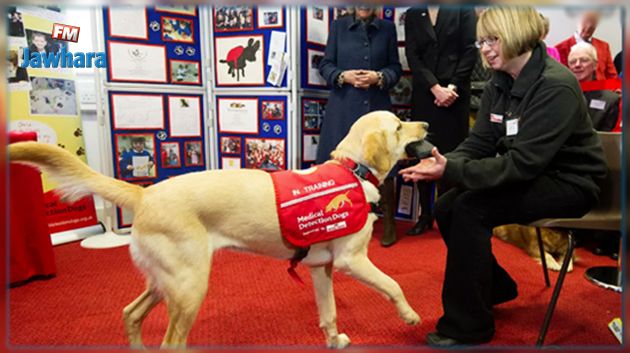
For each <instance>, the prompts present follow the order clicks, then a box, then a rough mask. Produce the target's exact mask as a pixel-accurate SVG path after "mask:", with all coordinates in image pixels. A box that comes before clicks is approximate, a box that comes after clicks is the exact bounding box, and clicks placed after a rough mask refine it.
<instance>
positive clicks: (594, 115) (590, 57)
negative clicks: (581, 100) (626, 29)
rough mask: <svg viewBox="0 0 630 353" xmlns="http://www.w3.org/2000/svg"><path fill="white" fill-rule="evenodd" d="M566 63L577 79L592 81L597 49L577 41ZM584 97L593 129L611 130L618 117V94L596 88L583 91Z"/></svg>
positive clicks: (595, 67)
mask: <svg viewBox="0 0 630 353" xmlns="http://www.w3.org/2000/svg"><path fill="white" fill-rule="evenodd" d="M568 63H569V70H571V72H573V74H574V75H575V77H576V78H577V79H578V81H580V82H586V81H592V80H594V79H595V70H596V69H597V50H595V47H593V46H592V45H591V44H589V43H586V42H581V43H578V44H576V45H574V46H572V47H571V51H570V52H569V61H568ZM584 97H586V103H587V105H588V114H589V115H590V116H591V119H592V120H593V127H594V128H595V130H599V131H612V129H614V128H615V126H616V125H617V120H618V119H619V117H620V115H619V100H620V97H619V95H618V94H617V93H615V92H613V91H609V90H596V91H586V92H584Z"/></svg>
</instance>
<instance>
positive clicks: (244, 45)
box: [214, 34, 265, 86]
mask: <svg viewBox="0 0 630 353" xmlns="http://www.w3.org/2000/svg"><path fill="white" fill-rule="evenodd" d="M214 43H215V46H214V48H215V60H214V63H215V73H216V82H217V86H247V85H258V86H264V85H265V63H264V58H265V53H264V51H265V49H264V48H265V46H264V37H263V35H262V34H252V35H245V36H230V37H215V38H214Z"/></svg>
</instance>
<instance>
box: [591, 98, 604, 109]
mask: <svg viewBox="0 0 630 353" xmlns="http://www.w3.org/2000/svg"><path fill="white" fill-rule="evenodd" d="M589 107H590V108H593V109H597V110H604V108H606V102H605V101H603V100H601V99H591V105H590V106H589Z"/></svg>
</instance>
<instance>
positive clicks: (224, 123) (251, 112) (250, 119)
mask: <svg viewBox="0 0 630 353" xmlns="http://www.w3.org/2000/svg"><path fill="white" fill-rule="evenodd" d="M217 100H218V102H219V131H220V132H236V133H244V134H257V133H258V99H256V98H235V99H231V98H218V99H217Z"/></svg>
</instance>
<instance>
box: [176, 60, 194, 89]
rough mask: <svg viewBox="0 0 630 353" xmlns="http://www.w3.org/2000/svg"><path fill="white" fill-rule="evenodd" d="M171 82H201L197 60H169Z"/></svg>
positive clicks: (181, 83) (183, 83) (185, 83)
mask: <svg viewBox="0 0 630 353" xmlns="http://www.w3.org/2000/svg"><path fill="white" fill-rule="evenodd" d="M169 69H170V72H171V75H170V79H171V83H177V84H180V85H197V84H200V83H201V75H199V62H198V61H190V60H169Z"/></svg>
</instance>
